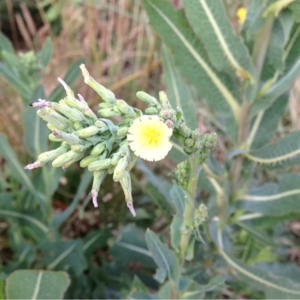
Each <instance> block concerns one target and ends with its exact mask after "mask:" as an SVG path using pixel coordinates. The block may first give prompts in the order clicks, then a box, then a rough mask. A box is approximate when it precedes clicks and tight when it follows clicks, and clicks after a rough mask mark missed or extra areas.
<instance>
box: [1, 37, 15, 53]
mask: <svg viewBox="0 0 300 300" xmlns="http://www.w3.org/2000/svg"><path fill="white" fill-rule="evenodd" d="M2 51H6V52H8V53H11V54H13V53H15V49H14V46H13V45H12V43H11V41H10V40H9V39H8V38H7V37H6V36H5V35H4V34H3V33H1V32H0V57H1V52H2Z"/></svg>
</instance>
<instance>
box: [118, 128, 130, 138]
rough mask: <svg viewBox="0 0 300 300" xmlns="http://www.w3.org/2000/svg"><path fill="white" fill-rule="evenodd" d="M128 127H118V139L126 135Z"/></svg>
mask: <svg viewBox="0 0 300 300" xmlns="http://www.w3.org/2000/svg"><path fill="white" fill-rule="evenodd" d="M128 129H129V127H127V126H124V127H120V128H119V129H118V131H117V136H119V137H125V136H126V135H127V132H128Z"/></svg>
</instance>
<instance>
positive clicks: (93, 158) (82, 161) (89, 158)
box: [79, 155, 99, 168]
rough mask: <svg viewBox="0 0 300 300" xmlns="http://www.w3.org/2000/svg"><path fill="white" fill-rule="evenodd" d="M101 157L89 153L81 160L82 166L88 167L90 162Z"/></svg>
mask: <svg viewBox="0 0 300 300" xmlns="http://www.w3.org/2000/svg"><path fill="white" fill-rule="evenodd" d="M98 159H99V158H98V157H97V156H92V155H88V156H86V157H85V158H84V159H82V160H81V161H80V164H79V165H80V167H81V168H86V167H87V166H88V165H89V164H90V163H92V162H94V161H96V160H98Z"/></svg>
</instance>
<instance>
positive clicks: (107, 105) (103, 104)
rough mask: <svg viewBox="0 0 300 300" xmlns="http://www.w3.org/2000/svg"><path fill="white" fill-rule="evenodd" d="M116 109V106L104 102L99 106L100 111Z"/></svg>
mask: <svg viewBox="0 0 300 300" xmlns="http://www.w3.org/2000/svg"><path fill="white" fill-rule="evenodd" d="M113 107H114V104H112V103H107V102H102V103H100V104H99V109H102V108H111V109H112V108H113Z"/></svg>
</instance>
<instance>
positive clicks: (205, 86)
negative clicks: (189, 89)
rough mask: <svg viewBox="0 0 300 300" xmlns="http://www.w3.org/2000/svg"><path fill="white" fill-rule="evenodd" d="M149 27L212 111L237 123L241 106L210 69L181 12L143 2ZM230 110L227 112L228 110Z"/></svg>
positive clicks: (155, 0) (155, 1) (153, 0)
mask: <svg viewBox="0 0 300 300" xmlns="http://www.w3.org/2000/svg"><path fill="white" fill-rule="evenodd" d="M143 3H144V7H145V9H146V11H147V13H148V15H149V18H150V23H151V24H152V26H153V28H154V29H155V30H156V32H157V33H158V35H159V36H160V37H161V38H162V40H163V41H164V43H165V44H166V45H167V46H168V47H169V48H170V49H171V50H172V52H173V54H174V59H175V63H176V65H177V67H178V68H179V70H180V71H181V73H182V74H183V76H184V77H186V78H187V79H188V80H189V81H190V82H191V83H192V84H193V85H194V86H195V87H196V88H197V89H198V90H199V91H200V94H201V96H202V97H203V98H204V99H205V100H206V101H207V103H208V104H209V105H210V107H211V108H212V109H214V110H215V111H218V112H223V113H227V114H228V113H230V111H231V112H232V114H233V115H234V117H235V119H236V120H238V118H239V113H240V105H239V102H238V100H237V99H236V97H235V96H234V94H233V93H232V91H234V90H235V89H234V87H233V86H231V87H230V88H229V85H232V83H231V84H229V82H228V79H227V80H226V78H224V76H221V75H220V74H218V72H217V71H216V70H215V69H214V68H213V67H212V66H211V65H210V63H209V59H208V57H207V54H206V52H205V50H204V48H203V45H202V44H201V42H200V41H199V39H198V37H197V36H196V35H195V33H194V32H193V30H192V28H191V27H190V26H189V24H188V23H187V20H186V17H185V15H184V12H183V11H182V10H175V9H174V7H173V6H172V4H171V3H168V2H167V1H161V0H151V1H150V0H144V1H143ZM229 108H230V109H229Z"/></svg>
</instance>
